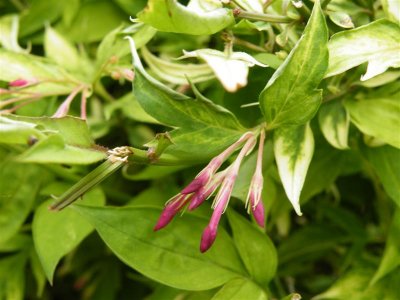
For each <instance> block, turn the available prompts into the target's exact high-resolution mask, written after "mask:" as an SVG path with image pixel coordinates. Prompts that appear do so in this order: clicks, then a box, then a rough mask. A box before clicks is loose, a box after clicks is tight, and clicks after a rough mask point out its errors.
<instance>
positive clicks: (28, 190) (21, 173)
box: [0, 158, 44, 243]
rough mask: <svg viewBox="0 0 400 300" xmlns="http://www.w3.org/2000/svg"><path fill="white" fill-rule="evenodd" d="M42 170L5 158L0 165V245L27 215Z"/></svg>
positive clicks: (13, 232) (38, 184)
mask: <svg viewBox="0 0 400 300" xmlns="http://www.w3.org/2000/svg"><path fill="white" fill-rule="evenodd" d="M43 177H44V176H43V170H41V169H40V168H38V167H36V166H34V165H29V166H27V165H24V164H18V163H15V162H13V161H11V160H10V158H6V160H4V161H2V162H1V165H0V228H1V235H0V243H2V242H4V241H6V240H7V239H9V238H10V237H12V236H13V235H14V234H16V233H17V231H18V229H19V228H20V227H21V225H22V224H23V223H24V221H25V219H26V217H27V216H28V215H29V213H30V211H31V209H32V206H33V203H34V201H35V198H36V194H37V192H38V189H39V186H40V184H41V182H42V179H43Z"/></svg>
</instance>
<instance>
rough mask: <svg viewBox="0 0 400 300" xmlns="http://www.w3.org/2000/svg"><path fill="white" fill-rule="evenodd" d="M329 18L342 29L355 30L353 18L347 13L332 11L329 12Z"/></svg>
mask: <svg viewBox="0 0 400 300" xmlns="http://www.w3.org/2000/svg"><path fill="white" fill-rule="evenodd" d="M328 16H329V18H330V19H331V20H332V22H333V23H335V24H336V25H338V26H340V27H342V28H354V24H353V22H352V20H351V17H350V16H349V15H348V14H346V13H345V12H341V11H332V12H328Z"/></svg>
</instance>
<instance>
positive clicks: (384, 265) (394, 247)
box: [370, 208, 400, 285]
mask: <svg viewBox="0 0 400 300" xmlns="http://www.w3.org/2000/svg"><path fill="white" fill-rule="evenodd" d="M399 236H400V209H399V208H397V210H396V212H395V213H394V214H393V219H392V225H391V226H390V231H389V234H388V237H387V240H386V246H385V251H384V252H383V256H382V260H381V263H380V265H379V268H378V270H376V272H375V274H374V277H373V278H372V280H371V282H370V284H371V285H373V284H375V283H376V282H378V281H379V280H380V279H381V278H383V277H384V276H386V275H387V274H389V273H390V272H392V271H393V270H395V269H396V268H398V267H399V266H400V239H399Z"/></svg>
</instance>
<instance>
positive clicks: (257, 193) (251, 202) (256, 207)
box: [246, 130, 265, 227]
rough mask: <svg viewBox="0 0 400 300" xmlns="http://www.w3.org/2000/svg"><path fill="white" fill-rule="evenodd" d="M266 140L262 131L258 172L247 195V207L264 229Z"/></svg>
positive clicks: (258, 155) (255, 173)
mask: <svg viewBox="0 0 400 300" xmlns="http://www.w3.org/2000/svg"><path fill="white" fill-rule="evenodd" d="M264 139H265V133H264V130H262V131H261V134H260V143H259V146H258V153H257V163H256V170H255V172H254V175H253V177H252V179H251V183H250V188H249V193H248V194H247V199H246V206H247V207H248V211H249V212H251V213H252V215H253V217H254V219H255V220H256V222H257V224H258V225H260V227H264V225H265V211H264V204H263V202H262V199H261V193H262V189H263V184H264V178H263V175H262V156H263V151H264Z"/></svg>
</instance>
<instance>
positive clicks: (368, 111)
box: [344, 98, 400, 148]
mask: <svg viewBox="0 0 400 300" xmlns="http://www.w3.org/2000/svg"><path fill="white" fill-rule="evenodd" d="M344 105H345V107H346V110H347V111H348V112H349V114H350V120H351V122H352V123H354V125H356V126H357V127H358V129H360V131H362V132H363V133H365V134H367V135H371V136H373V137H376V138H378V139H380V140H382V141H384V142H386V143H388V144H389V145H392V146H394V147H396V148H400V134H399V128H400V118H399V116H400V101H399V99H395V98H376V99H362V100H347V101H345V102H344Z"/></svg>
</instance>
